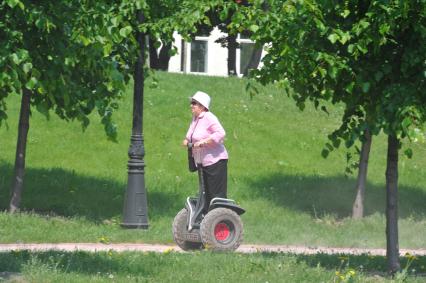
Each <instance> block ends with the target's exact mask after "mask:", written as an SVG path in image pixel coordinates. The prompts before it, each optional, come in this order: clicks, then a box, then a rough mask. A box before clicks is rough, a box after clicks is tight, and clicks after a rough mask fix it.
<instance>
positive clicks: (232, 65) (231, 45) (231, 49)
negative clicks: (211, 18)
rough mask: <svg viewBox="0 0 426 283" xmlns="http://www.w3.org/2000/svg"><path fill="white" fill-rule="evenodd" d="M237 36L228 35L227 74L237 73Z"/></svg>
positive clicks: (234, 74) (233, 74)
mask: <svg viewBox="0 0 426 283" xmlns="http://www.w3.org/2000/svg"><path fill="white" fill-rule="evenodd" d="M237 46H238V44H237V36H236V35H229V36H228V75H229V76H236V75H237Z"/></svg>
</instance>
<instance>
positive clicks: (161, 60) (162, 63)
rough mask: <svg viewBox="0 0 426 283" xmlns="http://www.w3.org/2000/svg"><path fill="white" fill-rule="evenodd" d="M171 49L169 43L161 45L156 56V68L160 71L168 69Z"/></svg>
mask: <svg viewBox="0 0 426 283" xmlns="http://www.w3.org/2000/svg"><path fill="white" fill-rule="evenodd" d="M171 49H172V44H171V43H165V44H163V46H161V49H160V54H159V56H158V69H159V70H162V71H168V70H169V61H170V50H171Z"/></svg>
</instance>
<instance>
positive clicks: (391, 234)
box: [386, 135, 400, 274]
mask: <svg viewBox="0 0 426 283" xmlns="http://www.w3.org/2000/svg"><path fill="white" fill-rule="evenodd" d="M398 150H399V140H398V139H397V138H396V137H395V136H393V135H389V136H388V156H387V167H386V257H387V261H388V271H389V272H390V273H391V274H394V273H395V272H397V271H399V270H400V263H399V244H398Z"/></svg>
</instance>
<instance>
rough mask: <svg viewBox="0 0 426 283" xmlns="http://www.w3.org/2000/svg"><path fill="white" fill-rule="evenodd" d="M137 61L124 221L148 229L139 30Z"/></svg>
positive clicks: (142, 44)
mask: <svg viewBox="0 0 426 283" xmlns="http://www.w3.org/2000/svg"><path fill="white" fill-rule="evenodd" d="M137 17H138V22H139V23H140V24H141V23H143V22H144V15H143V12H142V11H141V10H140V11H138V14H137ZM137 41H138V43H139V54H138V61H137V63H136V66H135V73H134V76H133V80H134V84H135V85H134V91H133V126H132V136H131V138H130V147H129V152H128V154H129V161H128V162H127V168H128V171H127V172H128V179H127V190H126V196H125V199H124V208H123V222H122V223H121V226H122V227H125V228H142V229H148V205H147V197H146V190H145V162H144V156H145V149H144V141H143V90H144V70H143V67H144V63H145V34H144V33H142V32H140V31H138V32H137Z"/></svg>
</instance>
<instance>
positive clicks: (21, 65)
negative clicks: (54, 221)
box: [0, 0, 128, 212]
mask: <svg viewBox="0 0 426 283" xmlns="http://www.w3.org/2000/svg"><path fill="white" fill-rule="evenodd" d="M83 2H85V1H56V2H55V3H52V2H50V1H41V2H38V3H36V4H35V3H33V2H32V1H20V0H7V1H3V2H1V3H0V14H1V15H2V18H0V26H1V27H2V28H1V29H0V40H1V45H2V47H3V48H2V49H1V50H0V68H1V70H2V72H1V74H0V105H1V106H0V107H1V109H0V121H1V120H4V119H6V118H7V115H6V102H5V100H4V99H5V98H6V97H7V96H8V95H11V94H18V95H21V96H22V101H21V111H20V120H19V129H18V142H17V151H16V160H15V175H14V179H13V185H12V198H11V201H10V208H9V210H10V211H11V212H14V211H16V210H18V209H19V207H20V202H21V196H22V190H23V181H24V173H25V150H26V141H27V135H28V131H29V116H30V109H31V106H32V107H33V108H35V109H36V110H38V111H39V112H41V113H43V114H44V115H46V116H47V117H48V116H49V113H50V112H54V113H55V114H56V115H58V116H59V117H60V118H62V119H64V120H75V119H76V120H78V121H80V122H81V123H82V126H83V129H84V128H86V127H87V126H88V125H89V118H88V115H89V114H90V113H91V112H93V111H94V110H97V112H98V114H99V115H100V116H101V121H102V123H103V124H104V125H105V130H106V133H107V134H108V136H109V137H110V138H112V139H114V138H115V135H116V127H115V125H114V124H113V122H112V120H111V115H112V112H113V111H114V109H116V108H117V104H116V102H115V100H116V99H117V98H119V97H120V95H121V94H122V92H123V90H124V87H125V84H126V81H128V79H126V77H124V76H123V75H122V74H123V70H125V69H126V66H125V65H123V64H121V61H122V60H120V56H119V55H117V54H116V55H114V52H115V51H116V50H113V49H112V46H113V45H112V44H110V43H109V41H108V38H105V37H97V39H96V40H91V39H90V38H89V37H86V35H87V34H91V33H94V32H97V31H96V30H94V27H93V26H89V25H78V30H79V31H84V32H82V33H80V32H77V31H78V30H77V24H82V23H83V22H79V20H81V15H82V14H84V13H85V9H87V8H89V9H90V7H88V6H85V5H84V3H83ZM122 37H126V34H125V33H124V32H121V31H120V34H119V35H118V36H117V38H115V41H119V40H120V39H121V38H122ZM110 39H111V40H113V38H110ZM104 44H105V45H104ZM106 46H111V50H110V51H111V53H109V52H106V51H107V50H106V49H108V47H106ZM113 51H114V52H113ZM124 73H125V72H124Z"/></svg>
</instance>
